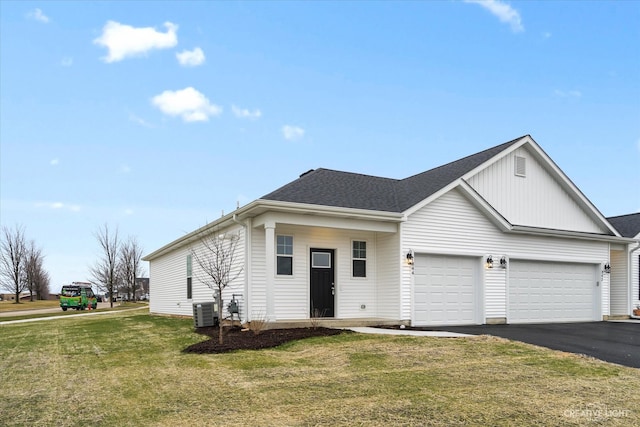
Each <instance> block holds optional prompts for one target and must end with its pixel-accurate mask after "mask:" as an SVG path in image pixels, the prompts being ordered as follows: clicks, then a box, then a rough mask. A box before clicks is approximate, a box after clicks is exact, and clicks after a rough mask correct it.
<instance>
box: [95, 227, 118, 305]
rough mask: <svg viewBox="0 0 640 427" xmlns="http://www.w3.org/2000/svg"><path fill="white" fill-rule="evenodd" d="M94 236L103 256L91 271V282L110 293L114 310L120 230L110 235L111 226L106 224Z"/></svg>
mask: <svg viewBox="0 0 640 427" xmlns="http://www.w3.org/2000/svg"><path fill="white" fill-rule="evenodd" d="M94 236H95V238H96V240H97V241H98V244H99V245H100V249H101V251H102V256H101V258H100V259H99V260H98V261H96V263H95V265H94V266H93V267H91V268H90V269H89V272H90V273H91V281H92V283H94V284H96V285H97V286H98V288H100V289H103V290H105V291H107V292H108V293H109V300H110V302H111V307H112V308H113V294H114V291H115V289H116V286H117V284H118V283H117V282H118V251H119V250H120V241H119V240H118V229H117V228H116V230H115V232H113V233H110V232H109V226H108V225H107V224H105V225H104V226H103V227H101V228H99V229H98V231H96V233H95V234H94Z"/></svg>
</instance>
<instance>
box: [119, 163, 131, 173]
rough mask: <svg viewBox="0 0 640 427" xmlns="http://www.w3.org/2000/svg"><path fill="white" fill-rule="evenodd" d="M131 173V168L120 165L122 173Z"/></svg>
mask: <svg viewBox="0 0 640 427" xmlns="http://www.w3.org/2000/svg"><path fill="white" fill-rule="evenodd" d="M129 172H131V167H129V165H127V164H122V165H120V173H129Z"/></svg>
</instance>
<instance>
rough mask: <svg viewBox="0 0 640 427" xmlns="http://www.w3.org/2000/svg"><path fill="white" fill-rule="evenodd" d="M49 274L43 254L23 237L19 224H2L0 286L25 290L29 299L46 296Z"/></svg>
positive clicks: (49, 280)
mask: <svg viewBox="0 0 640 427" xmlns="http://www.w3.org/2000/svg"><path fill="white" fill-rule="evenodd" d="M50 282H51V277H50V275H49V273H48V272H47V271H46V270H45V269H44V254H43V253H42V249H41V248H39V247H38V246H36V243H35V241H34V240H27V238H26V235H25V230H24V227H23V226H20V225H16V226H14V228H9V227H6V226H3V227H2V232H1V235H0V288H2V289H4V290H6V291H8V292H11V293H13V294H15V300H16V303H19V302H20V294H21V293H22V292H25V291H27V290H28V291H29V295H30V300H31V301H33V300H35V299H40V300H44V299H47V298H49V285H50Z"/></svg>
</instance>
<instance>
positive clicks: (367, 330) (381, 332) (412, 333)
mask: <svg viewBox="0 0 640 427" xmlns="http://www.w3.org/2000/svg"><path fill="white" fill-rule="evenodd" d="M345 329H348V330H350V331H353V332H358V333H360V334H378V335H407V336H412V337H442V338H461V337H472V336H473V335H469V334H462V333H459V332H447V331H416V330H409V329H384V328H368V327H354V328H345Z"/></svg>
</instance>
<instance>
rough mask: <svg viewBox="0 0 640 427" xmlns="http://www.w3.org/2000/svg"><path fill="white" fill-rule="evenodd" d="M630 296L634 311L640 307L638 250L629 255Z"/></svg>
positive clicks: (639, 253) (639, 252)
mask: <svg viewBox="0 0 640 427" xmlns="http://www.w3.org/2000/svg"><path fill="white" fill-rule="evenodd" d="M638 237H639V236H636V239H637V238H638ZM631 295H632V297H631V304H632V306H631V308H632V309H634V308H636V307H637V306H640V249H636V250H635V251H634V252H632V253H631Z"/></svg>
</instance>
